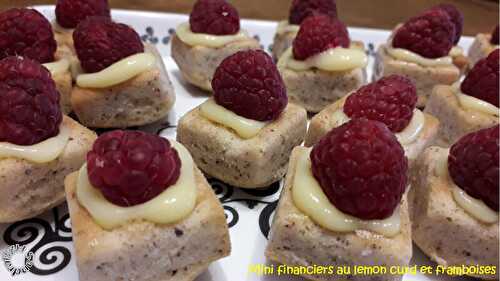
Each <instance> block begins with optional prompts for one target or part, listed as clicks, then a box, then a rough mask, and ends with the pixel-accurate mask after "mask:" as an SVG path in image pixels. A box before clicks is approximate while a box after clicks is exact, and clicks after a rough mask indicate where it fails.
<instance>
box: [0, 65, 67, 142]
mask: <svg viewBox="0 0 500 281" xmlns="http://www.w3.org/2000/svg"><path fill="white" fill-rule="evenodd" d="M61 121H62V113H61V110H60V108H59V93H58V92H57V90H56V85H55V83H54V81H53V80H52V78H51V75H50V72H49V71H48V70H47V69H46V68H45V67H43V66H42V65H40V64H39V63H38V62H36V61H33V60H30V59H26V58H25V59H22V58H19V57H8V58H4V59H2V60H0V141H5V142H10V143H14V144H18V145H32V144H36V143H39V142H41V141H44V140H46V139H48V138H51V137H53V136H56V135H57V134H58V133H59V125H60V124H61Z"/></svg>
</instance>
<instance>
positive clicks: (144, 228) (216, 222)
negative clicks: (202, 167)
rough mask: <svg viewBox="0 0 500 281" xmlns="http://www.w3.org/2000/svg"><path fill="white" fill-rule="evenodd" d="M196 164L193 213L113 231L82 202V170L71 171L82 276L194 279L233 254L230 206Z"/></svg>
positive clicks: (93, 280)
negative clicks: (224, 205) (79, 192)
mask: <svg viewBox="0 0 500 281" xmlns="http://www.w3.org/2000/svg"><path fill="white" fill-rule="evenodd" d="M194 169H195V183H196V187H197V189H196V192H197V200H196V206H195V208H194V210H193V212H192V213H191V214H190V215H189V216H188V217H187V218H185V219H183V220H181V221H179V222H177V223H174V224H169V225H160V224H155V223H150V222H147V221H132V222H130V223H129V224H127V225H124V226H121V227H118V228H115V229H113V230H110V231H107V230H104V229H102V228H101V227H100V226H99V225H97V224H96V223H95V222H94V220H93V219H92V217H91V216H90V214H89V213H88V211H87V210H86V209H85V208H84V207H82V206H81V205H80V204H79V202H78V200H77V198H76V193H75V192H76V183H77V177H78V173H77V172H75V173H73V174H71V175H69V176H68V177H67V178H66V181H65V187H66V196H67V201H68V206H69V212H70V216H71V224H72V228H73V239H74V245H75V251H76V258H77V265H78V271H79V276H80V280H81V281H109V280H135V281H192V280H194V279H195V278H196V277H197V276H198V275H199V274H200V273H202V272H203V271H204V270H206V269H207V267H208V265H209V264H210V263H211V262H213V261H215V260H217V259H220V258H222V257H225V256H227V255H229V253H230V251H231V245H230V240H229V231H228V227H227V223H226V218H225V215H224V210H223V209H222V206H221V204H220V203H219V200H218V199H217V197H216V196H215V194H214V192H213V191H212V189H211V187H210V185H209V184H208V182H207V181H206V179H205V177H204V176H203V175H202V174H201V172H200V171H199V170H198V168H196V167H194ZM138 261H140V262H138Z"/></svg>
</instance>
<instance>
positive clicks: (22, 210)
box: [0, 116, 96, 223]
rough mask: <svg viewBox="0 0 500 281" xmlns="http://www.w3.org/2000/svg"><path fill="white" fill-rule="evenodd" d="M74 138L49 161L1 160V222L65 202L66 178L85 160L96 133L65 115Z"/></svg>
mask: <svg viewBox="0 0 500 281" xmlns="http://www.w3.org/2000/svg"><path fill="white" fill-rule="evenodd" d="M63 124H64V126H68V128H69V129H70V138H69V141H68V143H67V144H66V147H65V149H64V151H63V152H62V154H61V155H60V156H59V157H58V158H57V159H56V160H53V161H51V162H49V163H42V164H37V163H33V162H29V161H27V160H24V159H17V158H5V159H1V160H0V179H1V180H2V185H0V192H1V193H2V196H0V222H2V223H5V222H15V221H19V220H22V219H26V218H31V217H34V216H37V215H39V214H41V213H43V212H44V211H46V210H49V209H51V208H53V207H55V206H57V205H59V204H60V203H62V202H64V178H65V177H66V175H68V174H70V173H72V172H74V171H76V170H77V169H79V168H80V167H81V165H82V164H83V163H84V162H85V157H86V155H87V152H88V151H89V150H90V149H91V147H92V143H93V142H94V140H95V139H96V134H95V133H94V132H92V131H90V130H88V129H87V128H85V127H83V126H81V125H80V124H78V123H77V122H76V121H74V120H72V119H71V118H69V117H66V116H64V118H63Z"/></svg>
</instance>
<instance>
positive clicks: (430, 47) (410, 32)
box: [392, 9, 455, 58]
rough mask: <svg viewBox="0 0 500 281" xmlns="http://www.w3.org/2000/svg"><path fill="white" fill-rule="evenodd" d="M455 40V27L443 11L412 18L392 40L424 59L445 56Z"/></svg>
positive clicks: (425, 13)
mask: <svg viewBox="0 0 500 281" xmlns="http://www.w3.org/2000/svg"><path fill="white" fill-rule="evenodd" d="M454 40H455V25H454V24H453V22H452V21H451V19H450V16H448V13H447V12H445V11H444V10H443V9H432V10H428V11H426V12H424V13H423V14H421V15H419V16H416V17H413V18H411V19H410V20H408V21H407V22H406V23H405V24H404V25H403V26H401V27H400V28H399V29H398V30H397V31H396V33H395V35H394V38H393V40H392V45H393V47H394V48H403V49H407V50H409V51H412V52H414V53H417V54H419V55H421V56H424V57H426V58H439V57H444V56H447V55H448V54H449V53H450V50H451V48H452V47H453V41H454Z"/></svg>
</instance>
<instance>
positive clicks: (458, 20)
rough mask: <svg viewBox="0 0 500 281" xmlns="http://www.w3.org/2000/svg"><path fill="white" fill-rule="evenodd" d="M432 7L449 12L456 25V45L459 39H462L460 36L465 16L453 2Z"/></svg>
mask: <svg viewBox="0 0 500 281" xmlns="http://www.w3.org/2000/svg"><path fill="white" fill-rule="evenodd" d="M432 9H442V10H443V11H445V12H446V13H447V14H448V16H449V17H450V20H451V21H452V22H453V24H454V25H455V36H454V37H453V38H454V39H453V45H456V44H457V43H458V41H460V37H461V36H462V29H463V27H464V16H463V15H462V13H461V12H460V11H459V10H458V9H457V7H455V6H453V5H451V4H439V5H437V6H434V7H433V8H432Z"/></svg>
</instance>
